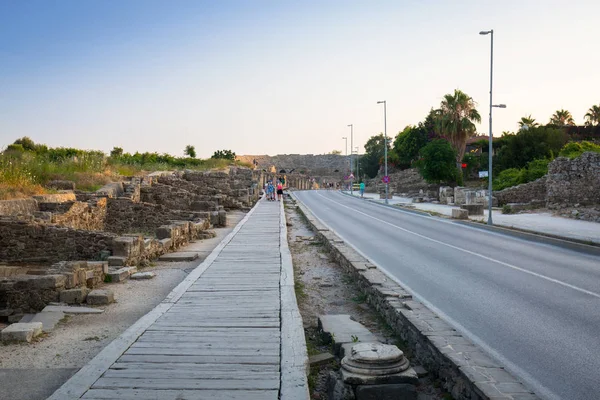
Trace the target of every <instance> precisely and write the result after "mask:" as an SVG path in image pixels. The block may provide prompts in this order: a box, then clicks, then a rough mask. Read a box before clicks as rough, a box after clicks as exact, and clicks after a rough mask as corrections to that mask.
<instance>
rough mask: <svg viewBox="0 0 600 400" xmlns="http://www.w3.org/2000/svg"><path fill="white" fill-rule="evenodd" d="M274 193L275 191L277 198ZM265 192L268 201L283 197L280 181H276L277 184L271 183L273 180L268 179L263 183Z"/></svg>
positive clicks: (279, 199)
mask: <svg viewBox="0 0 600 400" xmlns="http://www.w3.org/2000/svg"><path fill="white" fill-rule="evenodd" d="M275 193H277V198H275ZM265 194H266V197H267V200H268V201H275V200H277V201H281V199H282V197H283V184H282V183H281V181H280V180H278V181H277V186H275V185H273V181H268V182H267V183H266V184H265Z"/></svg>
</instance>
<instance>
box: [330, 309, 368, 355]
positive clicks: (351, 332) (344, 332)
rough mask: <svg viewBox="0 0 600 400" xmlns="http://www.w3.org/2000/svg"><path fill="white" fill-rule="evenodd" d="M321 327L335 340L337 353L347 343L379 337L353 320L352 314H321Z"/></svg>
mask: <svg viewBox="0 0 600 400" xmlns="http://www.w3.org/2000/svg"><path fill="white" fill-rule="evenodd" d="M318 322H319V329H320V330H322V331H323V332H324V333H325V334H326V335H327V336H328V337H329V338H330V340H332V341H333V342H334V348H335V352H336V354H339V353H340V351H341V346H342V345H343V344H345V343H358V342H376V341H377V337H376V336H375V335H373V334H372V333H371V332H370V331H369V330H368V329H367V328H365V327H364V326H363V325H361V324H360V323H358V322H356V321H353V320H352V319H351V318H350V315H347V314H339V315H335V314H334V315H320V316H319V319H318Z"/></svg>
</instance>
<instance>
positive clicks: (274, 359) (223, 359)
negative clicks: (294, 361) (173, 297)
mask: <svg viewBox="0 0 600 400" xmlns="http://www.w3.org/2000/svg"><path fill="white" fill-rule="evenodd" d="M119 362H137V363H140V362H148V363H163V362H164V363H174V362H182V363H205V364H215V363H216V364H254V365H259V364H276V365H279V355H277V356H261V357H256V356H190V355H158V354H151V355H149V354H131V355H130V354H127V353H125V354H124V355H122V356H121V358H119Z"/></svg>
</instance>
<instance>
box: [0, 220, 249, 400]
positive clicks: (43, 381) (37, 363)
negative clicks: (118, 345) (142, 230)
mask: <svg viewBox="0 0 600 400" xmlns="http://www.w3.org/2000/svg"><path fill="white" fill-rule="evenodd" d="M244 215H245V214H244V213H241V212H232V213H228V215H227V218H228V225H229V226H228V227H226V228H217V229H215V232H216V234H217V236H216V237H215V238H212V239H207V240H202V241H197V242H194V243H191V244H190V245H188V246H187V247H185V248H182V249H180V250H181V251H185V250H186V249H187V250H190V251H192V250H193V251H198V252H200V254H202V255H203V257H201V258H200V259H198V260H195V261H191V262H156V263H155V264H154V265H153V266H151V267H147V268H144V269H143V271H144V272H145V271H152V272H155V273H156V277H154V279H150V280H140V281H134V280H127V281H125V282H123V283H115V284H107V285H105V286H104V288H109V289H111V290H113V291H114V293H115V299H116V302H115V303H113V304H111V305H108V306H103V307H101V308H104V310H105V311H104V313H102V314H95V315H74V316H69V317H67V318H66V320H65V321H64V322H61V323H60V324H59V325H58V326H57V327H56V329H55V330H54V331H53V332H52V333H51V334H49V335H45V336H43V337H41V338H38V339H37V340H36V341H34V342H32V343H30V344H9V345H3V346H0V388H1V389H0V400H38V399H40V400H42V399H45V398H46V397H47V396H49V395H50V394H52V392H54V390H56V389H57V388H58V387H60V386H61V385H62V384H63V383H64V382H65V381H66V380H67V379H68V378H70V377H71V375H73V374H74V373H75V372H77V371H78V370H79V368H81V367H82V366H84V365H85V364H86V363H87V362H88V361H89V360H91V359H92V358H93V357H94V356H95V355H96V354H97V353H98V352H100V350H102V349H103V348H104V347H105V346H106V345H108V344H109V343H110V342H111V341H113V340H114V339H115V338H116V337H118V336H119V335H120V334H121V333H123V332H124V331H125V330H126V329H127V328H128V327H130V326H131V325H133V324H134V323H135V322H136V321H137V320H138V319H139V318H140V317H142V316H143V315H145V314H146V313H147V312H149V311H150V310H151V309H153V308H154V307H155V306H156V305H158V304H159V303H160V302H161V301H162V300H163V299H164V298H165V297H166V296H167V294H169V292H171V290H172V289H173V288H174V287H175V286H177V285H178V284H179V283H180V282H181V281H182V280H183V279H184V278H185V277H186V275H187V274H188V273H189V272H190V271H192V270H193V269H194V268H195V267H197V266H198V265H199V264H200V263H201V262H202V260H203V259H204V258H205V257H206V255H207V254H208V253H209V252H210V251H212V249H214V248H215V247H216V246H217V245H218V244H219V243H220V242H221V240H222V239H223V238H224V237H225V236H226V235H227V234H228V233H229V232H231V230H232V229H233V228H234V227H235V225H236V224H237V223H238V222H239V221H240V220H241V219H242V218H243V217H244ZM21 376H27V378H28V379H29V380H31V381H32V382H33V383H34V384H31V385H27V384H24V383H20V384H15V382H23V381H22V379H21V378H19V377H21ZM16 378H18V379H19V380H17V381H15V379H16Z"/></svg>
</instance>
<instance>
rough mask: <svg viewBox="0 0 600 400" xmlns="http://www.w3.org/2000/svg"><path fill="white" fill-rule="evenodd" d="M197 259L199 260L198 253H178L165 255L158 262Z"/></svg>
mask: <svg viewBox="0 0 600 400" xmlns="http://www.w3.org/2000/svg"><path fill="white" fill-rule="evenodd" d="M196 258H198V253H197V252H191V251H178V252H176V253H169V254H163V255H162V256H160V257H159V258H158V261H172V262H177V261H194V260H195V259H196Z"/></svg>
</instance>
